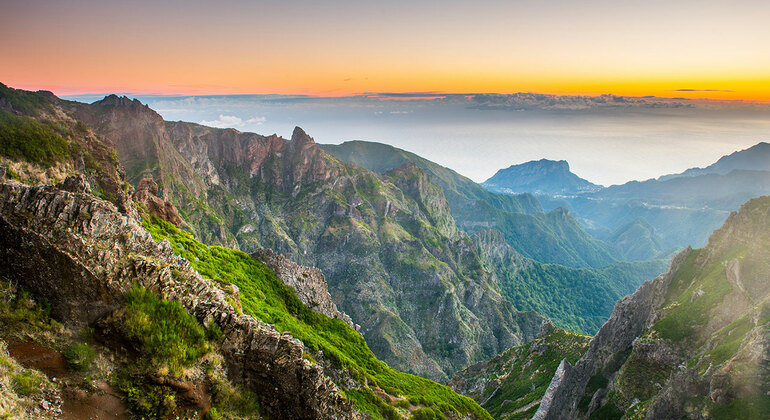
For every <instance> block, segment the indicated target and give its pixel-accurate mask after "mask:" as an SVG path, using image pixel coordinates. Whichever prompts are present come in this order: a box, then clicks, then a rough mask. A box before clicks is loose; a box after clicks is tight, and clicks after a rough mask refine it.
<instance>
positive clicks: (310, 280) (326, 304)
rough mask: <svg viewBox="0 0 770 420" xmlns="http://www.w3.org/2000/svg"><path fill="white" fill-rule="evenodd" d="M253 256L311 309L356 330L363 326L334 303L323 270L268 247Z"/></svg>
mask: <svg viewBox="0 0 770 420" xmlns="http://www.w3.org/2000/svg"><path fill="white" fill-rule="evenodd" d="M251 256H252V257H253V258H255V259H257V260H259V261H260V262H261V263H262V264H265V265H266V266H268V268H270V269H271V270H273V271H274V272H275V275H276V276H277V277H278V279H279V280H281V281H282V282H283V284H285V285H287V286H289V287H291V288H292V289H294V291H295V292H297V297H298V298H299V300H301V301H302V303H304V304H305V305H307V306H308V307H309V308H310V309H312V310H314V311H316V312H318V313H322V314H324V315H326V316H328V317H329V318H337V319H341V320H342V321H344V322H345V323H346V324H348V325H350V326H351V327H353V328H354V329H356V331H358V330H359V329H360V328H361V327H360V326H358V325H355V324H353V321H352V320H351V319H350V317H349V316H348V314H346V313H344V312H342V311H340V310H339V309H337V305H335V304H334V301H333V300H332V296H331V295H330V294H329V289H328V288H327V284H326V279H325V278H324V275H323V273H322V272H321V270H319V269H317V268H315V267H303V266H301V265H297V264H295V263H293V262H291V261H289V260H288V259H286V258H285V257H284V256H282V255H278V254H276V253H275V252H273V251H271V250H269V249H266V248H260V249H258V250H256V251H255V252H253V253H252V254H251Z"/></svg>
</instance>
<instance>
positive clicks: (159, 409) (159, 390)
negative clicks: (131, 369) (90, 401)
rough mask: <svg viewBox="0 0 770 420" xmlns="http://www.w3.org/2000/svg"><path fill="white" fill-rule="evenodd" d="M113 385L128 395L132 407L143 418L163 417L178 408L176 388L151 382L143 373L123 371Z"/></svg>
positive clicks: (127, 398)
mask: <svg viewBox="0 0 770 420" xmlns="http://www.w3.org/2000/svg"><path fill="white" fill-rule="evenodd" d="M112 385H113V386H114V387H115V388H117V389H118V390H120V391H121V392H123V393H124V394H125V395H126V400H127V401H128V404H129V406H130V407H131V409H132V410H133V411H134V412H135V413H136V414H137V415H139V416H141V417H142V418H163V417H165V416H167V415H169V414H171V413H172V412H173V411H174V410H175V409H176V398H175V395H176V393H175V392H174V390H173V389H171V388H170V387H167V386H160V385H156V384H151V383H149V382H148V381H147V379H146V377H145V375H143V374H140V373H131V374H128V373H126V372H121V373H120V374H119V375H118V376H117V378H115V379H114V380H113V382H112Z"/></svg>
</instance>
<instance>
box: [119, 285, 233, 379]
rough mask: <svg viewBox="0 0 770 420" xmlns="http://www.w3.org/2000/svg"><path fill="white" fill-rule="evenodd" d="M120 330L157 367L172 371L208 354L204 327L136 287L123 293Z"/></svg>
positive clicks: (175, 304) (176, 306)
mask: <svg viewBox="0 0 770 420" xmlns="http://www.w3.org/2000/svg"><path fill="white" fill-rule="evenodd" d="M121 329H122V332H123V334H124V335H125V336H126V338H128V339H130V340H134V341H136V342H138V343H139V344H140V346H141V348H142V353H144V354H146V355H147V356H148V357H150V358H151V359H152V360H153V362H154V363H155V364H156V365H158V366H156V367H168V368H169V370H171V372H175V371H178V370H179V369H180V368H183V367H189V366H191V365H193V364H194V363H195V362H196V361H197V360H198V359H199V358H200V357H201V356H203V355H205V354H206V353H208V352H209V351H210V346H209V344H208V342H207V341H206V338H205V335H206V333H205V331H204V329H203V327H201V326H200V324H198V321H197V320H196V319H195V318H194V317H193V316H191V315H190V314H188V313H187V312H186V311H185V310H184V308H183V307H182V305H180V304H179V302H176V301H170V300H166V299H160V298H158V297H157V296H156V295H155V294H154V293H152V292H150V291H148V290H147V289H145V288H143V287H140V286H138V285H134V286H133V287H132V288H131V289H130V290H129V291H128V293H126V312H125V315H124V318H123V320H122V322H121ZM220 334H221V331H220Z"/></svg>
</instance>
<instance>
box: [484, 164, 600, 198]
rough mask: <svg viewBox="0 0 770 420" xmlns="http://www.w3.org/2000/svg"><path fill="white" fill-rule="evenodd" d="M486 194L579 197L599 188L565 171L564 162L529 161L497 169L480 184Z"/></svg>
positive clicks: (567, 167) (567, 169)
mask: <svg viewBox="0 0 770 420" xmlns="http://www.w3.org/2000/svg"><path fill="white" fill-rule="evenodd" d="M481 185H483V186H484V187H485V188H487V189H488V190H490V191H495V192H500V193H509V194H510V193H514V194H516V193H519V194H520V193H533V194H549V195H562V194H579V193H583V192H591V191H597V190H599V189H601V188H602V187H601V186H600V185H596V184H594V183H592V182H590V181H587V180H585V179H583V178H581V177H579V176H577V175H575V174H574V173H572V172H571V171H570V169H569V163H567V161H565V160H560V161H555V160H548V159H540V160H533V161H529V162H525V163H522V164H519V165H511V166H509V167H508V168H505V169H500V170H499V171H497V172H496V173H495V174H494V175H493V176H492V177H491V178H489V179H488V180H486V181H484V183H482V184H481Z"/></svg>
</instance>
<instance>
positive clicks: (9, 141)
mask: <svg viewBox="0 0 770 420" xmlns="http://www.w3.org/2000/svg"><path fill="white" fill-rule="evenodd" d="M67 154H68V146H67V141H66V140H64V139H63V138H62V137H61V136H60V135H59V134H57V133H56V132H55V131H54V130H53V129H52V128H51V127H49V126H47V125H45V124H43V123H41V122H39V121H37V120H35V119H32V118H30V117H19V116H17V115H13V114H9V113H7V112H5V111H0V155H3V156H6V157H9V158H11V159H15V160H26V161H27V162H31V163H36V164H39V165H43V166H51V165H53V164H54V163H56V162H58V161H61V160H63V159H64V158H66V157H67Z"/></svg>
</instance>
